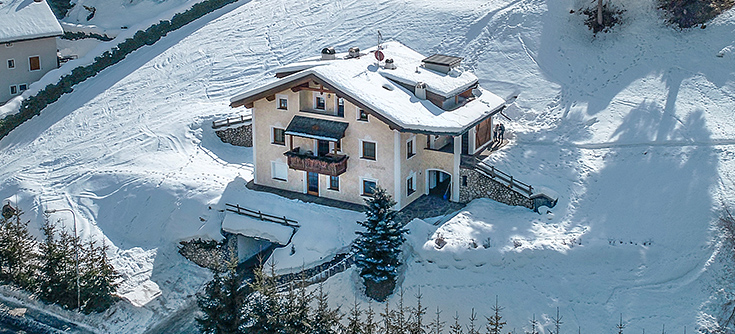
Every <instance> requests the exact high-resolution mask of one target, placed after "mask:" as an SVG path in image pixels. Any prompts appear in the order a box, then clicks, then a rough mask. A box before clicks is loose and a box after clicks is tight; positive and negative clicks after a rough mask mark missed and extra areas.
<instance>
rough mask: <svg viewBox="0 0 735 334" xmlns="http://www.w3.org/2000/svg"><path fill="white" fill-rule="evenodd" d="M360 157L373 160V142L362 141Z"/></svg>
mask: <svg viewBox="0 0 735 334" xmlns="http://www.w3.org/2000/svg"><path fill="white" fill-rule="evenodd" d="M362 158H363V159H368V160H375V143H373V142H369V141H363V142H362Z"/></svg>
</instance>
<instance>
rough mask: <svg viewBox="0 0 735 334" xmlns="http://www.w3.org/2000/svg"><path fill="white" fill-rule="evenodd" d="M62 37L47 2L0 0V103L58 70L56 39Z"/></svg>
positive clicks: (62, 32) (61, 31) (41, 0)
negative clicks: (49, 72) (50, 72)
mask: <svg viewBox="0 0 735 334" xmlns="http://www.w3.org/2000/svg"><path fill="white" fill-rule="evenodd" d="M63 34H64V31H63V30H62V29H61V25H60V24H59V22H58V21H57V20H56V17H55V16H54V14H53V12H51V8H50V7H49V5H48V4H47V3H46V1H43V0H40V1H37V0H2V1H0V61H2V63H0V104H2V103H5V102H6V101H7V100H9V99H11V98H13V97H14V96H16V95H19V94H20V93H21V92H23V91H24V90H26V89H28V85H30V84H31V83H32V82H34V81H36V80H38V79H40V78H41V77H42V76H43V75H44V74H46V72H48V71H50V70H52V69H55V68H57V66H58V63H57V55H56V37H58V36H61V35H63Z"/></svg>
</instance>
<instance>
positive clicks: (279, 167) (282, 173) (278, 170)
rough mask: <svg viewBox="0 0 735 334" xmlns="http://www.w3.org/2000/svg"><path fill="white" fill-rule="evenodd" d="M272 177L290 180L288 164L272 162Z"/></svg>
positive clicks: (279, 179)
mask: <svg viewBox="0 0 735 334" xmlns="http://www.w3.org/2000/svg"><path fill="white" fill-rule="evenodd" d="M271 177H273V179H274V180H278V181H288V165H287V164H284V163H282V162H277V161H272V162H271Z"/></svg>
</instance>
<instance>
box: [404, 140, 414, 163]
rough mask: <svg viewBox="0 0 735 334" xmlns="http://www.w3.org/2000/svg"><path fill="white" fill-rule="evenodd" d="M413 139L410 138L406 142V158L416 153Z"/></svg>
mask: <svg viewBox="0 0 735 334" xmlns="http://www.w3.org/2000/svg"><path fill="white" fill-rule="evenodd" d="M414 139H415V138H411V139H409V140H408V141H407V142H406V159H411V157H412V156H414V155H416V151H414V142H415V140H414Z"/></svg>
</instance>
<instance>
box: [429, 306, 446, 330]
mask: <svg viewBox="0 0 735 334" xmlns="http://www.w3.org/2000/svg"><path fill="white" fill-rule="evenodd" d="M435 314H436V318H434V320H433V321H432V322H431V323H430V324H429V328H430V331H429V334H442V333H443V332H444V324H445V322H443V321H441V317H440V315H441V311H439V307H437V308H436V313H435Z"/></svg>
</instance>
